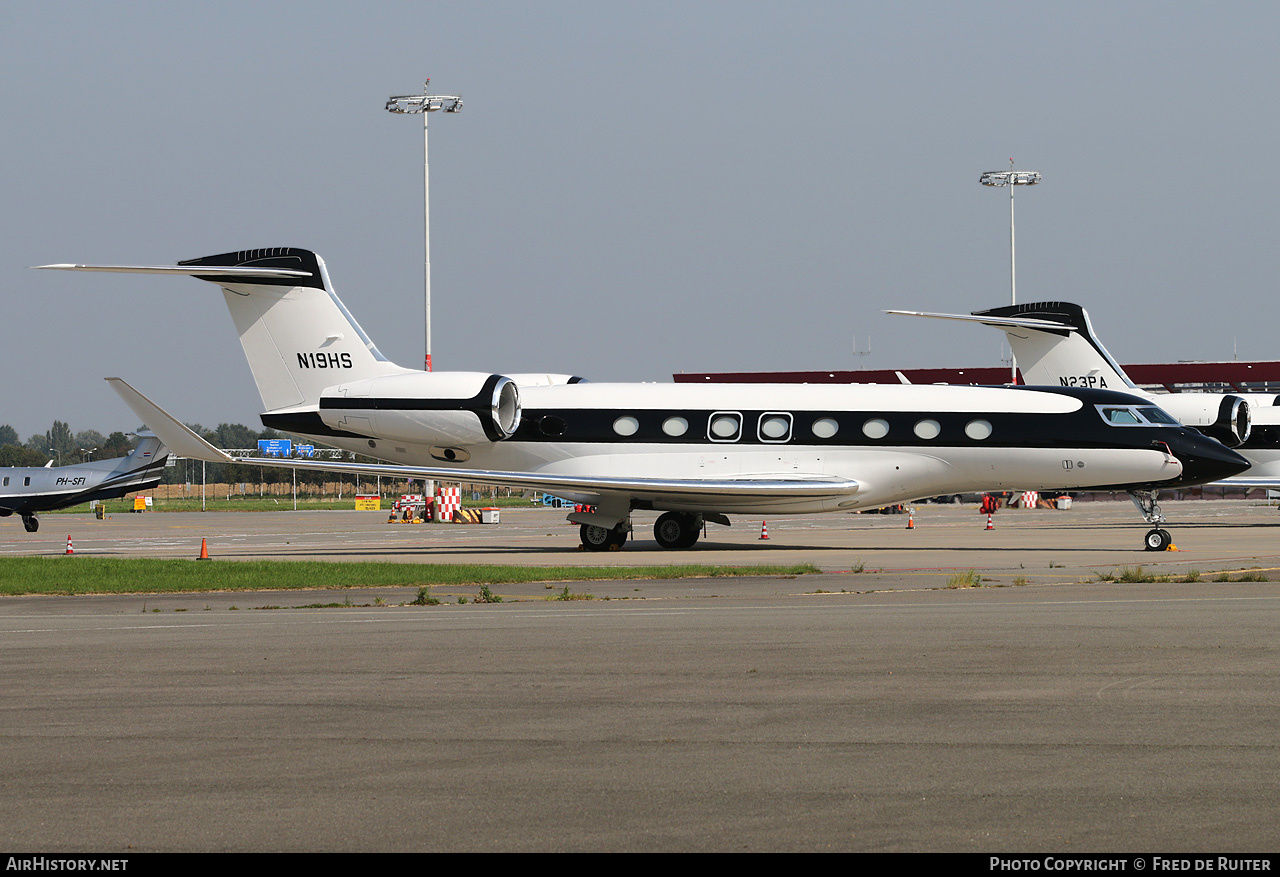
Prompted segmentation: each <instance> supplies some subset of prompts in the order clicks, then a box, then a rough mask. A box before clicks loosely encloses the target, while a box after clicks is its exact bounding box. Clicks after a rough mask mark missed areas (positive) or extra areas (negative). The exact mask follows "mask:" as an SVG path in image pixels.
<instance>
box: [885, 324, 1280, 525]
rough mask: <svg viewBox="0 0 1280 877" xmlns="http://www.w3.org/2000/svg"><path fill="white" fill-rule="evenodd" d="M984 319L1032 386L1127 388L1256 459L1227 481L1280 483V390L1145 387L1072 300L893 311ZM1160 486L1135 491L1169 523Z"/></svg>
mask: <svg viewBox="0 0 1280 877" xmlns="http://www.w3.org/2000/svg"><path fill="white" fill-rule="evenodd" d="M886 313H890V314H902V315H905V316H913V317H934V318H937V319H943V320H961V321H965V322H974V323H982V324H983V325H985V326H992V327H994V328H996V329H999V330H1001V331H1003V332H1004V333H1005V337H1007V338H1008V340H1009V347H1010V349H1011V350H1012V351H1013V355H1014V356H1015V357H1016V359H1017V362H1018V369H1019V371H1021V372H1022V379H1023V381H1024V382H1025V383H1026V384H1027V385H1029V386H1057V387H1098V388H1103V389H1114V390H1121V391H1123V392H1126V393H1132V394H1133V395H1136V396H1141V397H1143V398H1146V399H1148V400H1150V401H1151V402H1152V403H1153V404H1156V405H1159V406H1160V408H1161V409H1163V410H1164V411H1166V412H1168V413H1169V414H1170V415H1172V416H1173V417H1174V418H1176V419H1177V420H1178V422H1180V423H1182V424H1183V425H1184V426H1190V427H1194V428H1195V429H1198V430H1200V431H1201V432H1203V433H1205V434H1206V435H1209V436H1211V437H1213V438H1215V439H1217V440H1219V441H1220V442H1222V443H1223V444H1224V445H1226V446H1227V447H1229V448H1234V449H1236V450H1238V451H1239V453H1240V455H1241V456H1243V457H1244V458H1245V459H1246V460H1248V461H1249V463H1250V466H1251V468H1250V469H1249V471H1248V473H1247V474H1244V475H1236V476H1233V477H1230V478H1226V479H1224V480H1222V481H1221V482H1220V483H1221V484H1223V485H1226V486H1231V487H1269V488H1280V407H1277V406H1276V402H1277V398H1278V397H1277V396H1276V394H1274V393H1152V392H1150V391H1148V390H1144V389H1142V388H1141V387H1138V386H1137V385H1136V384H1134V382H1133V381H1132V380H1131V379H1130V378H1129V376H1128V375H1127V374H1125V371H1124V369H1123V368H1121V367H1120V366H1119V365H1118V364H1117V363H1116V360H1115V359H1114V358H1113V357H1112V356H1111V354H1110V353H1109V352H1108V351H1107V349H1106V348H1105V347H1104V346H1103V345H1102V342H1101V341H1099V340H1098V336H1097V334H1096V333H1095V332H1094V330H1093V324H1092V323H1090V321H1089V314H1088V312H1087V311H1086V310H1085V309H1084V308H1082V307H1081V306H1080V305H1078V304H1073V303H1071V302H1033V303H1028V304H1022V305H1006V306H1005V307H1000V308H991V309H990V310H985V311H974V312H973V313H972V314H934V313H924V312H921V311H896V310H895V311H887V312H886ZM1157 490H1158V489H1157V488H1150V489H1139V490H1133V491H1130V496H1131V497H1132V499H1133V502H1134V504H1135V505H1137V507H1138V509H1139V511H1141V512H1142V514H1143V517H1144V518H1146V520H1147V521H1148V522H1150V523H1156V524H1159V523H1163V522H1164V515H1163V514H1162V513H1161V511H1160V505H1159V503H1158V502H1157Z"/></svg>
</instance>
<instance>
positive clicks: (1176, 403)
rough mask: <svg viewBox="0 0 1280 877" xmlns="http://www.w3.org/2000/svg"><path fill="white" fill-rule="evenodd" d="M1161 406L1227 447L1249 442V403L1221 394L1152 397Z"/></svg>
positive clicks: (1240, 398)
mask: <svg viewBox="0 0 1280 877" xmlns="http://www.w3.org/2000/svg"><path fill="white" fill-rule="evenodd" d="M1155 401H1156V402H1158V403H1159V405H1160V407H1161V408H1163V409H1164V410H1165V411H1168V412H1169V413H1170V414H1172V415H1173V416H1174V417H1176V418H1177V419H1178V420H1179V421H1181V422H1182V423H1183V424H1184V425H1186V426H1193V427H1195V428H1196V429H1198V430H1200V431H1201V432H1203V433H1204V434H1205V435H1207V436H1210V437H1211V438H1215V439H1217V440H1218V441H1220V442H1222V443H1223V444H1224V445H1226V446H1227V447H1229V448H1234V447H1239V446H1240V445H1242V444H1244V443H1245V442H1247V441H1248V440H1249V433H1250V431H1251V430H1252V428H1253V419H1252V417H1251V415H1250V411H1249V402H1248V400H1246V399H1244V398H1243V397H1241V396H1233V395H1231V394H1226V395H1223V394H1221V393H1169V394H1167V395H1164V394H1162V395H1160V396H1157V397H1156V398H1155Z"/></svg>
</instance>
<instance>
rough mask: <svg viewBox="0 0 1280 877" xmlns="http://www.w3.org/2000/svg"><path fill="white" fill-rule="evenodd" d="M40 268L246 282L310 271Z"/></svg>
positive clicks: (134, 266)
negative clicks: (257, 278)
mask: <svg viewBox="0 0 1280 877" xmlns="http://www.w3.org/2000/svg"><path fill="white" fill-rule="evenodd" d="M35 267H36V268H40V269H45V268H49V269H53V270H55V271H99V272H104V273H108V274H111V273H114V274H176V275H179V276H187V277H223V278H234V279H236V280H238V281H240V282H242V283H248V282H250V281H251V280H253V279H254V278H255V277H272V278H280V279H287V278H297V277H311V276H313V275H312V273H311V272H310V271H294V270H293V269H290V268H210V267H204V266H197V265H192V266H173V265H36V266H35Z"/></svg>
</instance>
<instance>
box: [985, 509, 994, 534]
mask: <svg viewBox="0 0 1280 877" xmlns="http://www.w3.org/2000/svg"><path fill="white" fill-rule="evenodd" d="M987 529H988V530H994V529H995V525H994V524H992V523H991V512H987Z"/></svg>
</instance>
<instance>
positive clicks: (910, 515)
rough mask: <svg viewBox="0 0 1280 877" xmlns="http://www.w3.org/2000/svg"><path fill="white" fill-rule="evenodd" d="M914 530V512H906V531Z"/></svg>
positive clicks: (912, 510)
mask: <svg viewBox="0 0 1280 877" xmlns="http://www.w3.org/2000/svg"><path fill="white" fill-rule="evenodd" d="M915 528H916V510H915V509H908V510H907V529H908V530H914V529H915Z"/></svg>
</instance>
